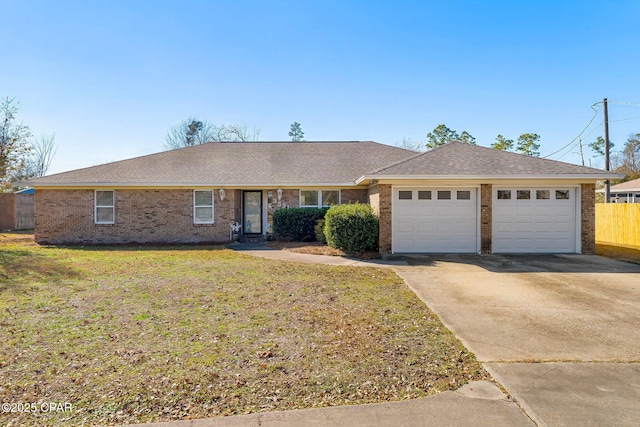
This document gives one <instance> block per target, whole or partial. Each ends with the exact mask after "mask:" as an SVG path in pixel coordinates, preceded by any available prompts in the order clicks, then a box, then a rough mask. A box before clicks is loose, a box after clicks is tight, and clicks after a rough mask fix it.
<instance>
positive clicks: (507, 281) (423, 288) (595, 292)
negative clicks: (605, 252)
mask: <svg viewBox="0 0 640 427" xmlns="http://www.w3.org/2000/svg"><path fill="white" fill-rule="evenodd" d="M402 259H404V260H406V261H407V263H408V264H409V265H408V266H396V267H394V270H395V271H396V272H397V273H398V274H399V275H400V276H401V277H402V278H403V279H404V280H405V281H406V282H407V284H408V285H409V286H410V287H411V288H412V289H413V290H414V291H415V292H416V294H417V295H418V296H419V297H420V298H421V299H422V300H423V301H424V302H425V303H426V304H427V305H428V306H429V308H431V309H432V310H433V311H434V312H435V313H436V314H438V315H439V316H440V318H441V319H442V321H443V322H444V323H445V325H446V326H447V327H448V328H449V329H451V330H452V331H453V332H454V333H455V334H456V335H457V336H458V337H459V338H460V339H461V340H462V341H463V343H464V344H465V345H466V346H467V348H469V349H470V350H471V351H473V352H474V353H475V354H476V356H477V358H478V360H480V361H481V362H483V363H484V365H485V367H486V368H487V369H488V370H489V371H490V372H491V373H492V374H493V375H494V377H495V378H496V379H497V380H498V381H500V382H501V383H502V384H503V385H504V386H505V388H506V389H507V390H508V391H509V392H510V393H511V394H512V396H513V397H514V398H516V399H517V401H518V402H519V404H520V405H521V406H522V408H523V409H524V410H525V411H526V412H527V414H528V415H529V416H530V417H531V418H532V419H533V420H534V421H535V422H536V423H537V424H539V425H576V426H577V425H580V426H584V425H638V423H639V421H638V420H640V403H639V402H640V266H638V265H634V264H629V263H623V262H618V261H613V260H609V259H606V258H602V257H597V256H582V255H566V256H563V255H536V256H524V255H523V256H501V255H442V256H415V257H412V256H405V257H402Z"/></svg>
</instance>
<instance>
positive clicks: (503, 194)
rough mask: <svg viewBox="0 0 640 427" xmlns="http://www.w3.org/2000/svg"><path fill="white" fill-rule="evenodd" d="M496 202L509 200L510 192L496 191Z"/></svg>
mask: <svg viewBox="0 0 640 427" xmlns="http://www.w3.org/2000/svg"><path fill="white" fill-rule="evenodd" d="M498 200H511V190H498Z"/></svg>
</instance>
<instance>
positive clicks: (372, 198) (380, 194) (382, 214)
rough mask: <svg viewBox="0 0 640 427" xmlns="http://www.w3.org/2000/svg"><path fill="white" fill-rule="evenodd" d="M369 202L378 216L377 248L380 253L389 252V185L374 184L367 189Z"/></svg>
mask: <svg viewBox="0 0 640 427" xmlns="http://www.w3.org/2000/svg"><path fill="white" fill-rule="evenodd" d="M367 196H368V199H369V200H368V201H369V204H370V205H371V206H372V208H373V212H374V213H375V214H376V215H377V216H378V222H379V230H378V249H379V251H380V253H381V254H388V253H390V252H391V185H389V184H380V185H375V186H373V187H371V188H369V190H368V191H367Z"/></svg>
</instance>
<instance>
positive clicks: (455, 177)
mask: <svg viewBox="0 0 640 427" xmlns="http://www.w3.org/2000/svg"><path fill="white" fill-rule="evenodd" d="M623 177H624V175H621V174H615V173H609V174H607V173H602V174H598V175H592V174H526V175H522V174H521V175H376V174H373V175H363V176H361V177H360V178H358V179H357V180H356V184H361V183H363V182H364V181H366V180H387V179H388V180H397V179H404V180H416V179H422V180H440V181H442V180H470V179H472V180H496V179H566V180H576V179H578V180H580V179H587V180H590V181H597V180H601V179H617V178H623Z"/></svg>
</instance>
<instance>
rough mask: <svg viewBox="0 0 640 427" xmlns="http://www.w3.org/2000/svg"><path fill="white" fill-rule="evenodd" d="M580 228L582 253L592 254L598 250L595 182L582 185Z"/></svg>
mask: <svg viewBox="0 0 640 427" xmlns="http://www.w3.org/2000/svg"><path fill="white" fill-rule="evenodd" d="M580 190H581V191H580V193H581V203H580V205H581V206H580V212H581V215H580V229H581V230H582V236H581V241H582V253H583V254H585V255H592V254H594V253H595V250H596V191H595V184H582V185H580Z"/></svg>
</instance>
